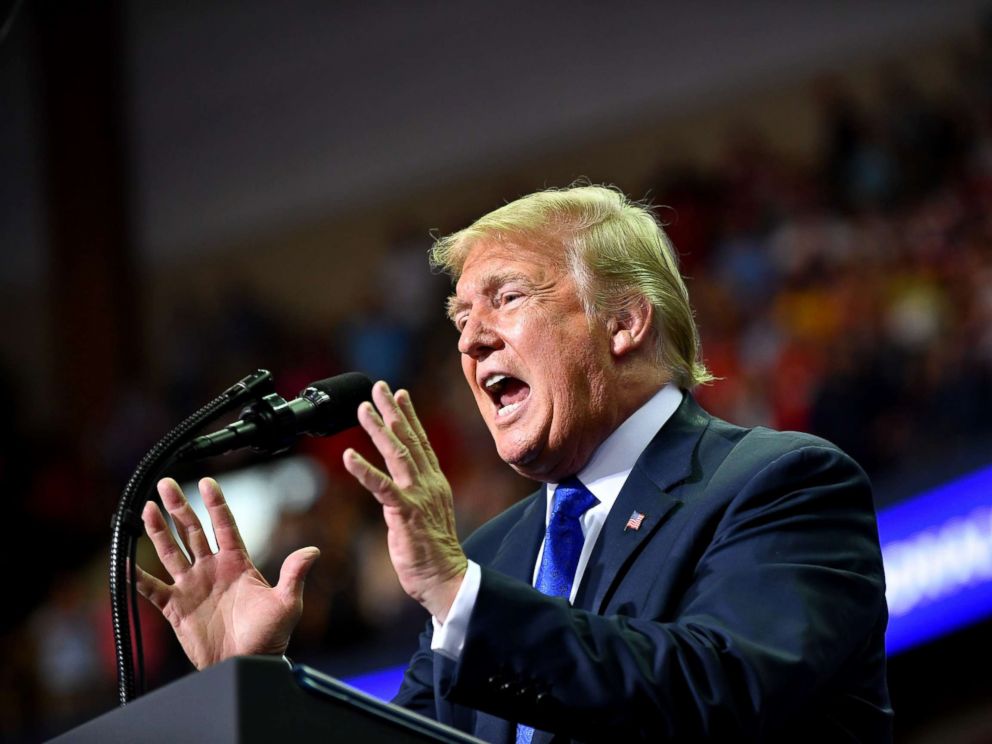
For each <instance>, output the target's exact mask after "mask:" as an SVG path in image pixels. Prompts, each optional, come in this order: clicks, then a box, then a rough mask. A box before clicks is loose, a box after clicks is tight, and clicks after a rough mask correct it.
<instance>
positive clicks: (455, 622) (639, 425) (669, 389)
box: [431, 383, 682, 660]
mask: <svg viewBox="0 0 992 744" xmlns="http://www.w3.org/2000/svg"><path fill="white" fill-rule="evenodd" d="M681 402H682V391H681V390H679V389H678V388H677V387H675V386H674V385H672V384H671V383H669V384H668V385H665V387H663V388H662V389H661V390H659V391H658V392H657V393H655V394H654V396H653V397H652V398H651V399H650V400H649V401H648V402H647V403H645V404H644V405H643V406H641V407H640V408H638V409H637V410H636V411H634V413H633V414H631V416H630V418H628V419H627V420H626V421H624V422H623V423H622V424H620V426H619V427H617V429H616V430H615V431H614V432H613V433H612V434H610V436H609V437H607V438H606V441H604V442H603V443H602V444H601V445H599V447H598V448H597V449H596V451H595V452H594V453H593V455H592V458H591V459H590V460H589V462H588V463H587V464H586V466H585V467H584V468H582V470H581V471H579V472H578V473H577V474H576V475H577V477H578V479H579V480H580V481H582V483H583V485H585V487H586V488H588V489H589V490H590V491H591V492H592V495H593V496H595V497H596V498H597V499H598V500H599V503H598V504H596V505H595V506H593V507H592V508H590V509H589V510H588V511H587V512H586V513H585V514H583V515H582V517H581V519H580V523H581V525H582V535H583V543H582V553H581V554H580V555H579V565H578V566H577V567H576V569H575V579H574V580H573V581H572V593H571V594H570V595H569V598H568V601H569V602H574V601H575V595H576V592H578V589H579V584H580V582H581V581H582V575H583V574H584V573H585V570H586V566H587V565H588V563H589V556H590V555H591V554H592V549H593V547H594V546H595V544H596V538H597V537H599V531H600V530H601V529H602V528H603V523H604V522H606V517H607V515H609V513H610V509H612V508H613V504H614V502H615V501H616V500H617V496H618V495H619V494H620V489H621V488H623V484H624V483H626V482H627V476H628V475H630V471H631V470H632V469H633V468H634V463H635V462H637V458H638V457H640V456H641V453H642V452H643V451H644V450H645V449H646V448H647V446H648V444H650V442H651V440H652V439H653V438H654V435H655V434H657V433H658V429H660V428H661V427H662V425H663V424H664V423H665V422H666V421H668V419H669V418H671V416H672V414H673V413H675V409H677V408H678V407H679V404H680V403H681ZM557 487H558V484H557V483H548V484H547V485H546V488H545V491H546V494H547V495H546V498H547V511H546V512H545V516H544V524H545V528H547V524H548V520H549V519H550V517H551V503H552V497H553V496H554V493H555V489H556V488H557ZM543 555H544V543H543V542H542V543H541V549H540V550H539V551H538V554H537V561H536V563H535V564H534V576H533V580H536V578H537V572H538V570H539V569H540V567H541V558H542V556H543ZM481 580H482V570H481V569H480V568H479V565H478V564H477V563H475V562H474V561H469V562H468V570H467V571H466V572H465V578H464V579H463V580H462V585H461V587H460V588H459V589H458V593H457V594H456V595H455V601H454V602H453V603H452V605H451V609H450V610H449V611H448V617H447V619H446V620H445V622H444V623H443V624H442V623H439V622H438V621H437V619H436V618H434V619H433V620H434V636H433V638H432V639H431V649H432V650H434V651H436V652H437V653H439V654H441V655H442V656H446V657H448V658H449V659H452V660H457V659H458V657H459V656H461V653H462V648H463V647H464V645H465V636H466V634H467V632H468V624H469V620H470V618H471V615H472V610H473V608H474V607H475V600H476V597H478V595H479V583H480V581H481ZM533 580H532V582H531V583H533Z"/></svg>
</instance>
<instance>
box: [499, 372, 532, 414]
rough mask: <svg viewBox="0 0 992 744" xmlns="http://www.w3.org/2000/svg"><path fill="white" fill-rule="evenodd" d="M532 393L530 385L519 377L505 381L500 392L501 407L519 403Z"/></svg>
mask: <svg viewBox="0 0 992 744" xmlns="http://www.w3.org/2000/svg"><path fill="white" fill-rule="evenodd" d="M528 395H530V385H528V384H527V383H526V382H523V381H521V380H517V379H509V380H506V381H505V382H504V383H503V390H502V391H501V392H500V394H499V405H500V408H504V407H506V406H509V405H512V404H514V403H519V402H520V401H522V400H523V399H524V398H526V397H527V396H528Z"/></svg>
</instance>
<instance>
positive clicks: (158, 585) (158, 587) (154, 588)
mask: <svg viewBox="0 0 992 744" xmlns="http://www.w3.org/2000/svg"><path fill="white" fill-rule="evenodd" d="M135 568H136V569H137V581H136V582H135V586H137V588H138V593H139V594H140V595H141V596H142V597H144V598H145V599H147V600H148V601H149V602H151V603H152V604H153V605H154V606H155V607H156V608H157V609H158V611H159V612H162V611H163V610H164V609H165V606H166V605H167V604H168V603H169V600H170V599H171V598H172V587H170V586H169V585H168V584H166V583H165V582H164V581H162V580H161V579H160V578H158V577H157V576H152V575H151V574H150V573H148V572H147V571H146V570H145V569H143V568H142V567H141V566H135Z"/></svg>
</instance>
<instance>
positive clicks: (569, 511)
mask: <svg viewBox="0 0 992 744" xmlns="http://www.w3.org/2000/svg"><path fill="white" fill-rule="evenodd" d="M598 503H599V499H597V498H596V497H595V496H593V495H592V493H591V492H590V491H589V489H588V488H586V487H585V486H584V485H583V483H582V481H580V480H579V479H578V478H576V477H575V476H572V477H571V478H566V479H565V480H563V481H562V482H561V483H559V484H558V487H557V488H556V489H555V496H554V499H553V501H552V503H551V519H550V521H551V522H555V521H556V517H559V518H561V517H564V518H566V519H578V518H580V517H581V516H582V515H583V514H585V513H586V512H587V511H589V510H590V509H591V508H592V507H593V506H595V505H596V504H598Z"/></svg>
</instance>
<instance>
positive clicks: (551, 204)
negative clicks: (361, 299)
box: [431, 184, 714, 390]
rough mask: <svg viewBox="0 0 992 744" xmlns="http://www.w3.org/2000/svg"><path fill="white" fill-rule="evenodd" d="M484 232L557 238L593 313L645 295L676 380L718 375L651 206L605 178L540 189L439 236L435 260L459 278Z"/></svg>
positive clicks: (505, 237)
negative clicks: (600, 182)
mask: <svg viewBox="0 0 992 744" xmlns="http://www.w3.org/2000/svg"><path fill="white" fill-rule="evenodd" d="M483 240H489V241H492V240H495V241H499V242H504V243H507V242H518V241H519V242H526V243H530V244H532V245H542V246H548V245H552V244H557V245H558V246H560V247H561V249H562V252H563V258H564V260H565V261H566V263H567V265H568V267H569V270H570V271H571V273H572V276H573V278H574V279H575V283H576V285H577V286H578V288H579V293H580V299H581V301H582V303H583V306H584V307H585V310H586V313H587V314H588V315H589V316H590V318H593V317H597V316H598V317H600V318H612V317H618V316H622V315H623V314H624V313H626V312H628V311H629V310H630V309H631V308H633V307H634V306H636V305H637V304H638V303H641V302H643V301H645V300H646V301H647V302H649V303H650V304H651V306H652V308H653V314H654V317H655V319H656V323H655V326H654V327H655V328H656V330H657V333H656V338H655V351H656V358H657V360H658V362H659V363H660V364H662V365H663V366H664V367H665V368H666V369H667V370H668V371H669V373H670V374H671V375H672V379H673V381H674V382H675V383H676V384H677V385H678V386H679V387H681V388H683V389H686V390H688V389H691V388H693V387H695V386H696V385H699V384H702V383H706V382H710V381H711V380H713V379H714V378H713V376H712V375H711V374H710V373H709V371H708V370H707V369H706V366H705V365H704V364H703V362H702V361H701V359H700V345H699V331H698V330H697V328H696V322H695V319H694V318H693V313H692V307H691V306H690V305H689V293H688V291H687V290H686V287H685V282H683V280H682V276H681V274H679V268H678V259H677V258H676V254H675V249H674V247H673V246H672V243H671V241H670V240H669V239H668V236H667V235H666V234H665V231H664V229H663V228H662V226H661V224H660V223H659V222H658V220H657V218H656V217H655V216H654V214H653V213H652V212H651V210H650V209H649V208H648V207H646V206H644V205H641V204H639V203H637V202H634V201H632V200H630V199H628V198H627V197H626V196H624V194H622V193H621V192H620V191H619V190H617V189H615V188H609V187H606V186H594V185H585V184H584V185H579V186H571V187H569V188H565V189H548V190H546V191H538V192H536V193H534V194H529V195H528V196H524V197H521V198H520V199H517V200H516V201H513V202H510V203H509V204H507V205H505V206H503V207H500V208H499V209H497V210H494V211H492V212H490V213H489V214H487V215H484V216H482V217H480V218H479V219H478V220H476V221H475V222H474V223H473V224H471V225H470V226H469V227H467V228H465V229H464V230H459V231H458V232H456V233H453V234H451V235H448V236H446V237H442V238H439V239H438V240H437V241H436V242H435V244H434V247H433V248H432V249H431V265H432V266H434V267H436V268H440V269H442V270H444V271H445V272H447V273H448V274H450V275H451V276H452V277H453V278H454V279H456V280H457V279H458V277H459V276H460V274H461V271H462V268H463V266H464V264H465V260H466V259H467V257H468V254H469V252H470V251H471V249H472V248H473V247H474V246H475V245H476V244H477V243H479V242H480V241H483Z"/></svg>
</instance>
